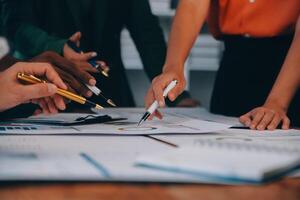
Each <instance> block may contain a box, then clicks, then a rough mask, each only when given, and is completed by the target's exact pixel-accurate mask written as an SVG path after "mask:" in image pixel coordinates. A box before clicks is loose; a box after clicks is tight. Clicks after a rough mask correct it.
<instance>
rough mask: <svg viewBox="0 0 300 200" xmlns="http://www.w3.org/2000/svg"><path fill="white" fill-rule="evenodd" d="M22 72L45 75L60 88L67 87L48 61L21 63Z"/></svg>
mask: <svg viewBox="0 0 300 200" xmlns="http://www.w3.org/2000/svg"><path fill="white" fill-rule="evenodd" d="M22 72H24V73H28V74H32V75H37V76H41V77H46V78H47V80H48V81H49V82H51V83H53V84H55V85H56V86H58V87H60V88H62V89H66V88H67V86H66V85H65V84H64V82H63V81H62V80H61V78H60V76H59V75H58V74H57V72H56V71H55V70H54V69H53V67H52V66H51V65H50V64H48V63H26V64H25V65H23V69H22Z"/></svg>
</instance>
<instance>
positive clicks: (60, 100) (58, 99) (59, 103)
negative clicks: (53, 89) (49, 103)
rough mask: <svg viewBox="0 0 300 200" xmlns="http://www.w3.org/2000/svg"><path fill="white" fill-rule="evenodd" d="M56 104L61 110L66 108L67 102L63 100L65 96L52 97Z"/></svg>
mask: <svg viewBox="0 0 300 200" xmlns="http://www.w3.org/2000/svg"><path fill="white" fill-rule="evenodd" d="M52 99H53V101H54V104H55V106H56V107H57V108H58V109H59V110H65V109H66V104H65V102H64V100H63V98H62V97H61V96H59V95H54V96H53V97H52Z"/></svg>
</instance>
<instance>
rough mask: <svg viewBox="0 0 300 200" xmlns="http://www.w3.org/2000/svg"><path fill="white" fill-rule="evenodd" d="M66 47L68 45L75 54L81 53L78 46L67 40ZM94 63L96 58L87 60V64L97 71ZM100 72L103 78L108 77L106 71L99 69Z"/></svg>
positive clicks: (97, 66) (97, 67) (96, 65)
mask: <svg viewBox="0 0 300 200" xmlns="http://www.w3.org/2000/svg"><path fill="white" fill-rule="evenodd" d="M67 45H68V46H69V47H70V48H71V49H73V50H74V51H75V52H77V53H83V51H82V49H81V48H80V47H78V46H77V45H76V44H75V42H73V41H71V40H68V41H67ZM96 61H97V60H96V58H91V59H89V60H88V63H90V64H91V65H92V66H93V67H95V68H96V69H98V70H99V65H98V64H97V62H96ZM100 71H101V73H102V74H103V75H104V76H106V77H108V76H109V75H108V70H104V69H100Z"/></svg>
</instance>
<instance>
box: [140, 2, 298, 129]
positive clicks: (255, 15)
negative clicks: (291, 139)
mask: <svg viewBox="0 0 300 200" xmlns="http://www.w3.org/2000/svg"><path fill="white" fill-rule="evenodd" d="M299 13H300V1H299V0H290V1H282V0H273V1H272V3H270V2H267V1H258V0H249V1H235V0H187V1H185V0H182V1H180V2H179V5H178V8H177V11H176V16H175V18H174V22H173V25H172V30H171V33H170V39H169V44H168V51H167V55H166V61H165V64H164V67H163V72H162V74H161V75H159V76H157V77H156V78H154V80H153V81H152V85H151V87H150V89H149V90H148V93H147V95H146V98H145V104H146V107H148V106H149V105H151V103H152V102H153V101H154V100H157V101H158V102H159V105H160V106H161V107H163V106H164V105H165V100H164V98H163V95H162V94H163V90H164V88H165V87H166V86H167V85H168V84H169V83H170V82H171V81H172V80H174V79H176V80H178V84H177V85H176V87H175V88H174V89H173V90H172V91H171V92H170V93H169V94H168V98H169V99H170V100H172V101H174V100H175V99H176V98H177V97H178V95H179V94H181V92H182V91H183V90H184V88H185V78H184V62H185V60H186V59H187V56H188V54H189V52H190V50H191V48H192V46H193V44H194V42H195V40H196V38H197V37H198V33H199V32H200V29H201V28H202V26H203V24H204V22H205V21H206V19H207V22H208V25H209V28H210V31H211V33H212V34H213V35H214V37H215V38H217V39H220V40H222V41H224V44H225V48H224V52H223V56H222V59H221V63H220V67H219V70H218V72H217V76H216V80H215V84H214V89H213V94H212V98H211V108H210V110H211V112H213V113H216V114H223V115H228V116H236V117H238V116H241V115H242V114H244V113H246V112H248V111H249V110H250V109H252V108H254V107H256V106H257V105H262V104H263V103H264V101H265V100H266V98H267V95H268V93H269V91H270V90H271V88H272V85H273V84H274V81H275V79H276V77H277V75H278V73H279V71H280V68H281V66H282V64H283V62H284V60H285V57H286V54H287V52H288V49H289V47H290V45H291V42H292V39H293V34H294V31H295V26H296V21H297V18H298V16H299ZM299 102H300V94H299V93H297V94H296V95H295V98H294V100H293V102H292V103H291V106H290V110H289V115H290V117H291V119H292V122H294V123H295V124H300V116H299V114H300V106H299ZM154 115H156V116H160V114H159V112H158V111H156V112H155V113H154ZM152 117H153V116H152Z"/></svg>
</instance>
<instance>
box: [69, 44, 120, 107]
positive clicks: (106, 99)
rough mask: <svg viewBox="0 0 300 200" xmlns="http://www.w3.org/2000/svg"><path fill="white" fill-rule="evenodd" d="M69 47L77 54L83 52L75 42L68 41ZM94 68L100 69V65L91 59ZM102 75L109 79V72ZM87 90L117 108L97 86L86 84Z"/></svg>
mask: <svg viewBox="0 0 300 200" xmlns="http://www.w3.org/2000/svg"><path fill="white" fill-rule="evenodd" d="M67 45H68V46H69V47H70V48H71V49H73V50H74V51H75V52H77V53H82V52H83V51H82V50H81V48H79V47H77V46H76V44H75V42H72V41H71V40H68V41H67ZM88 62H89V63H90V64H91V65H92V66H93V67H95V68H96V69H98V67H99V65H98V64H97V63H96V59H95V58H91V59H90V60H89V61H88ZM101 73H102V74H103V75H104V76H106V77H108V74H107V71H105V70H101ZM85 85H86V87H87V88H89V90H91V91H92V92H93V93H94V94H95V95H97V96H99V95H100V96H101V97H102V98H103V99H104V100H105V101H106V103H108V104H109V105H111V106H113V107H116V104H115V103H114V102H113V101H112V100H111V99H108V98H106V97H105V96H104V95H103V94H102V91H101V90H100V89H99V88H98V87H96V86H90V85H88V84H85Z"/></svg>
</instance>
